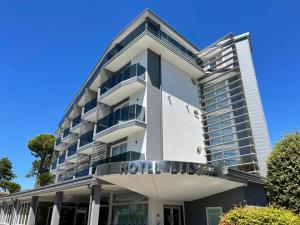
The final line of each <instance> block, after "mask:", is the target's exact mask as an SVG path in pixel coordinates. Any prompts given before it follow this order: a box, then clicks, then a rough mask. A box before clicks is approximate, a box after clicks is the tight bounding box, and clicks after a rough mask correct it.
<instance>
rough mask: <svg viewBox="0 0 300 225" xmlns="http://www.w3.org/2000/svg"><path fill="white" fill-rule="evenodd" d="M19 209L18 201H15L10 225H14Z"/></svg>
mask: <svg viewBox="0 0 300 225" xmlns="http://www.w3.org/2000/svg"><path fill="white" fill-rule="evenodd" d="M17 207H18V200H15V201H14V203H13V205H12V209H11V218H10V221H9V224H10V225H12V224H14V220H15V219H16V216H17Z"/></svg>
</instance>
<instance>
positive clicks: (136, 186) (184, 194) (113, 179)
mask: <svg viewBox="0 0 300 225" xmlns="http://www.w3.org/2000/svg"><path fill="white" fill-rule="evenodd" d="M98 178H99V179H101V180H104V181H107V182H109V183H112V184H115V185H117V186H119V187H122V188H125V189H128V190H131V191H134V192H137V193H140V194H143V195H145V196H147V197H149V198H152V199H160V200H177V201H193V200H197V199H200V198H204V197H206V196H210V195H213V194H216V193H220V192H224V191H228V190H231V189H234V188H237V187H241V186H244V185H245V184H244V183H240V182H235V181H230V180H227V179H224V178H218V177H210V176H199V175H188V174H126V175H125V174H123V175H121V174H114V175H105V176H99V177H98Z"/></svg>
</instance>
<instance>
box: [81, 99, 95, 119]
mask: <svg viewBox="0 0 300 225" xmlns="http://www.w3.org/2000/svg"><path fill="white" fill-rule="evenodd" d="M82 119H84V120H88V121H91V122H95V121H96V119H97V97H96V98H94V99H92V100H91V101H89V102H88V103H86V104H85V106H84V107H83V114H82Z"/></svg>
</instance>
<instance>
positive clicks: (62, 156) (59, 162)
mask: <svg viewBox="0 0 300 225" xmlns="http://www.w3.org/2000/svg"><path fill="white" fill-rule="evenodd" d="M65 160H66V154H63V155H60V156H59V157H58V165H59V164H63V163H64V162H65Z"/></svg>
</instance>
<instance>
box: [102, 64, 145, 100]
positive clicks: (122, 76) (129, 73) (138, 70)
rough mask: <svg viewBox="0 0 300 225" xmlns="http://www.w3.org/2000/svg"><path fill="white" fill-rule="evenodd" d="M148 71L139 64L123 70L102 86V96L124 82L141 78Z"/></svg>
mask: <svg viewBox="0 0 300 225" xmlns="http://www.w3.org/2000/svg"><path fill="white" fill-rule="evenodd" d="M145 71H146V69H145V67H143V66H141V65H140V64H139V63H137V64H134V65H131V66H129V67H128V68H127V69H125V70H123V71H122V72H121V73H118V74H116V75H114V76H113V77H112V78H110V79H108V80H107V81H105V82H104V83H103V84H102V85H101V86H100V89H101V92H100V95H102V94H104V93H105V92H107V91H108V90H110V89H111V88H113V87H115V86H116V85H118V84H119V83H121V82H122V81H125V80H128V79H130V78H133V77H139V76H141V75H142V74H144V73H145Z"/></svg>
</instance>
